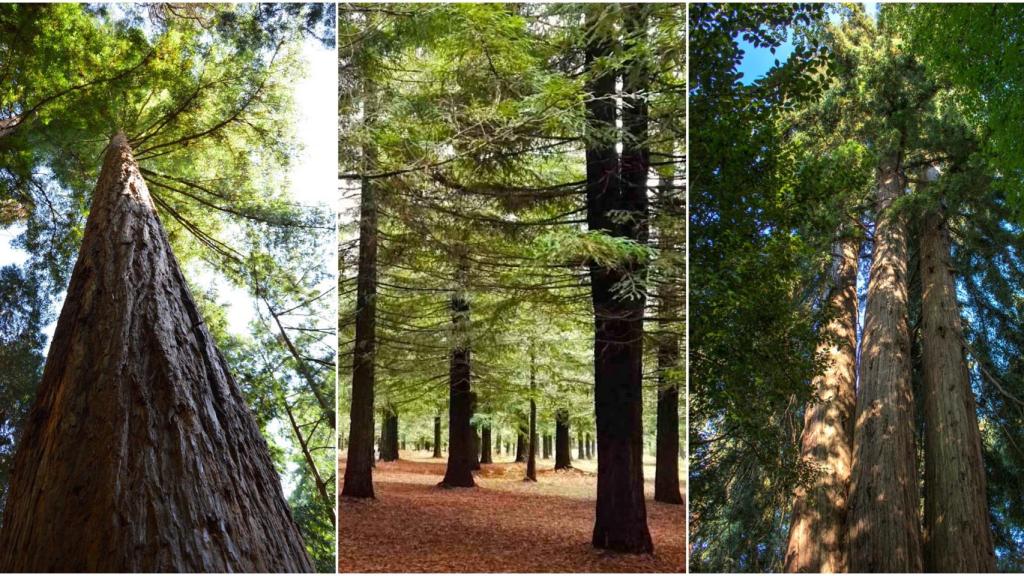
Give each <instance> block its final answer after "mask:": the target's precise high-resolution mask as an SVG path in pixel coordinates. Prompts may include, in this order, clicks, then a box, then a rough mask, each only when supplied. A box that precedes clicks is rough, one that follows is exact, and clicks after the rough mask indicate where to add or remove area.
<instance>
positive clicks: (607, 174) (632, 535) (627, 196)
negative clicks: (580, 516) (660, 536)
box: [584, 5, 654, 553]
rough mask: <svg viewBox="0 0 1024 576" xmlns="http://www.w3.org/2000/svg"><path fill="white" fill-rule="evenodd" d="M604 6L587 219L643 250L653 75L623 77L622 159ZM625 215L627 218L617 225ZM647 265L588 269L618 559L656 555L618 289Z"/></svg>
mask: <svg viewBox="0 0 1024 576" xmlns="http://www.w3.org/2000/svg"><path fill="white" fill-rule="evenodd" d="M646 9H647V8H646V7H644V6H642V5H640V6H633V5H631V6H628V7H624V8H623V11H624V12H625V18H624V32H625V34H626V35H627V36H633V37H634V38H639V39H640V41H641V42H642V37H643V35H644V34H645V31H646V18H645V17H644V12H645V11H646ZM603 16H606V13H605V9H604V8H602V7H592V8H590V9H589V10H588V12H587V18H586V26H587V30H588V32H589V35H588V38H587V43H586V47H585V50H584V52H585V61H586V64H585V65H586V69H587V70H588V72H589V78H588V80H587V92H588V93H589V98H588V99H587V100H586V117H587V126H586V152H585V156H586V187H585V188H586V211H587V226H588V228H589V229H590V230H591V231H593V232H596V231H602V232H603V233H605V234H608V235H611V236H615V237H618V238H622V239H626V240H631V241H634V242H639V243H646V241H647V226H648V221H647V219H648V205H647V176H648V171H649V167H650V158H649V151H648V150H647V148H646V146H647V101H646V92H647V88H648V86H647V82H648V70H647V69H646V67H645V66H643V65H642V59H641V58H637V59H635V60H632V61H631V62H629V63H627V65H626V66H624V67H625V68H626V70H625V74H624V77H623V93H624V94H625V95H626V96H624V97H623V99H622V101H623V116H622V127H623V137H622V142H621V144H622V159H621V174H620V161H619V157H618V154H617V153H616V144H617V142H616V140H617V138H615V137H614V136H613V137H610V136H609V135H614V134H615V133H616V130H615V127H616V120H617V116H618V115H617V113H616V101H615V98H616V90H615V88H616V86H615V84H616V74H615V73H614V72H615V71H616V70H607V69H601V68H599V67H598V66H597V64H598V62H604V61H606V60H607V59H609V58H612V57H613V54H614V53H615V52H616V45H615V44H616V43H615V41H614V37H613V34H614V32H613V31H612V30H610V29H609V28H610V27H609V26H608V25H607V23H605V22H602V20H603V18H602V17H603ZM622 213H626V214H629V215H630V218H621V217H619V218H616V217H615V215H616V214H622ZM641 266H642V265H641V264H640V263H639V262H636V261H631V262H629V263H626V264H624V265H622V266H616V267H612V266H608V265H604V264H602V263H599V262H595V261H592V262H590V286H591V301H592V303H593V307H594V414H595V418H596V424H597V464H598V465H597V514H596V520H595V522H594V532H593V538H592V543H593V545H594V547H596V548H607V549H611V550H616V551H621V552H633V553H644V552H652V551H653V549H654V545H653V543H652V541H651V535H650V532H649V531H648V529H647V508H646V506H645V504H644V490H643V485H644V479H643V435H642V432H643V401H642V400H643V394H642V392H643V387H642V384H643V316H644V305H645V302H646V299H645V298H644V296H643V294H642V293H641V294H634V295H630V296H623V295H622V294H619V293H617V291H616V289H617V288H618V287H619V286H620V284H621V283H622V282H623V281H624V280H627V279H628V278H629V277H630V276H631V275H637V274H640V273H641Z"/></svg>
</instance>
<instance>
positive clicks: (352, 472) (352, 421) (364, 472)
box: [341, 89, 377, 498]
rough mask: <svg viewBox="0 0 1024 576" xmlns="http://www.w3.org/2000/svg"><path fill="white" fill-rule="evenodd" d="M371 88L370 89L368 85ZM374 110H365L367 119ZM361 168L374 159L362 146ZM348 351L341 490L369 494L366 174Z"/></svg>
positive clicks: (373, 213)
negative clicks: (349, 373)
mask: <svg viewBox="0 0 1024 576" xmlns="http://www.w3.org/2000/svg"><path fill="white" fill-rule="evenodd" d="M367 92H369V89H367ZM371 119H372V115H370V114H369V113H368V114H367V117H366V119H365V120H364V121H365V122H367V123H368V122H370V120H371ZM363 156H364V157H363V164H364V165H363V171H364V173H367V174H368V173H369V172H370V171H371V170H372V169H373V167H374V165H375V164H376V157H375V154H374V152H373V149H372V148H371V147H369V146H365V147H363ZM355 340H356V341H355V345H354V347H353V351H352V405H351V406H350V408H349V444H348V457H347V461H346V463H345V481H344V483H343V485H342V489H341V495H342V496H350V497H354V498H373V467H374V458H373V433H374V423H373V395H374V391H373V388H374V381H375V374H374V368H375V362H376V350H377V193H376V188H375V187H374V185H373V181H372V180H371V179H370V178H367V177H363V178H362V179H361V180H360V202H359V264H358V270H357V272H356V334H355Z"/></svg>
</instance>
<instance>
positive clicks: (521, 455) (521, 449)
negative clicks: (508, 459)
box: [516, 430, 526, 462]
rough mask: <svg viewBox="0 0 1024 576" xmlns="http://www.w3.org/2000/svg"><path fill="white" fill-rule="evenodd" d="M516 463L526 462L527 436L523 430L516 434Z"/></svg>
mask: <svg viewBox="0 0 1024 576" xmlns="http://www.w3.org/2000/svg"><path fill="white" fill-rule="evenodd" d="M516 462H526V434H523V431H522V430H518V431H517V433H516Z"/></svg>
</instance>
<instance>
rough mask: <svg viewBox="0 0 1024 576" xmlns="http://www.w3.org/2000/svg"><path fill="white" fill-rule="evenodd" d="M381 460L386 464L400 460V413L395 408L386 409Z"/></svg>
mask: <svg viewBox="0 0 1024 576" xmlns="http://www.w3.org/2000/svg"><path fill="white" fill-rule="evenodd" d="M380 459H381V460H383V461H385V462H394V461H396V460H398V412H396V411H394V409H393V408H385V409H384V432H383V433H382V434H381V447H380Z"/></svg>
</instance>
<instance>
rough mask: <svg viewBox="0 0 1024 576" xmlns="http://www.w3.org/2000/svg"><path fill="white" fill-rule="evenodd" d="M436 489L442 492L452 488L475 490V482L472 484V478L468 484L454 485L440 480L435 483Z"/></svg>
mask: <svg viewBox="0 0 1024 576" xmlns="http://www.w3.org/2000/svg"><path fill="white" fill-rule="evenodd" d="M437 487H438V488H442V489H444V490H450V489H452V488H476V482H473V479H472V478H471V479H470V480H469V484H454V483H452V482H449V481H447V480H442V481H440V482H438V483H437Z"/></svg>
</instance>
